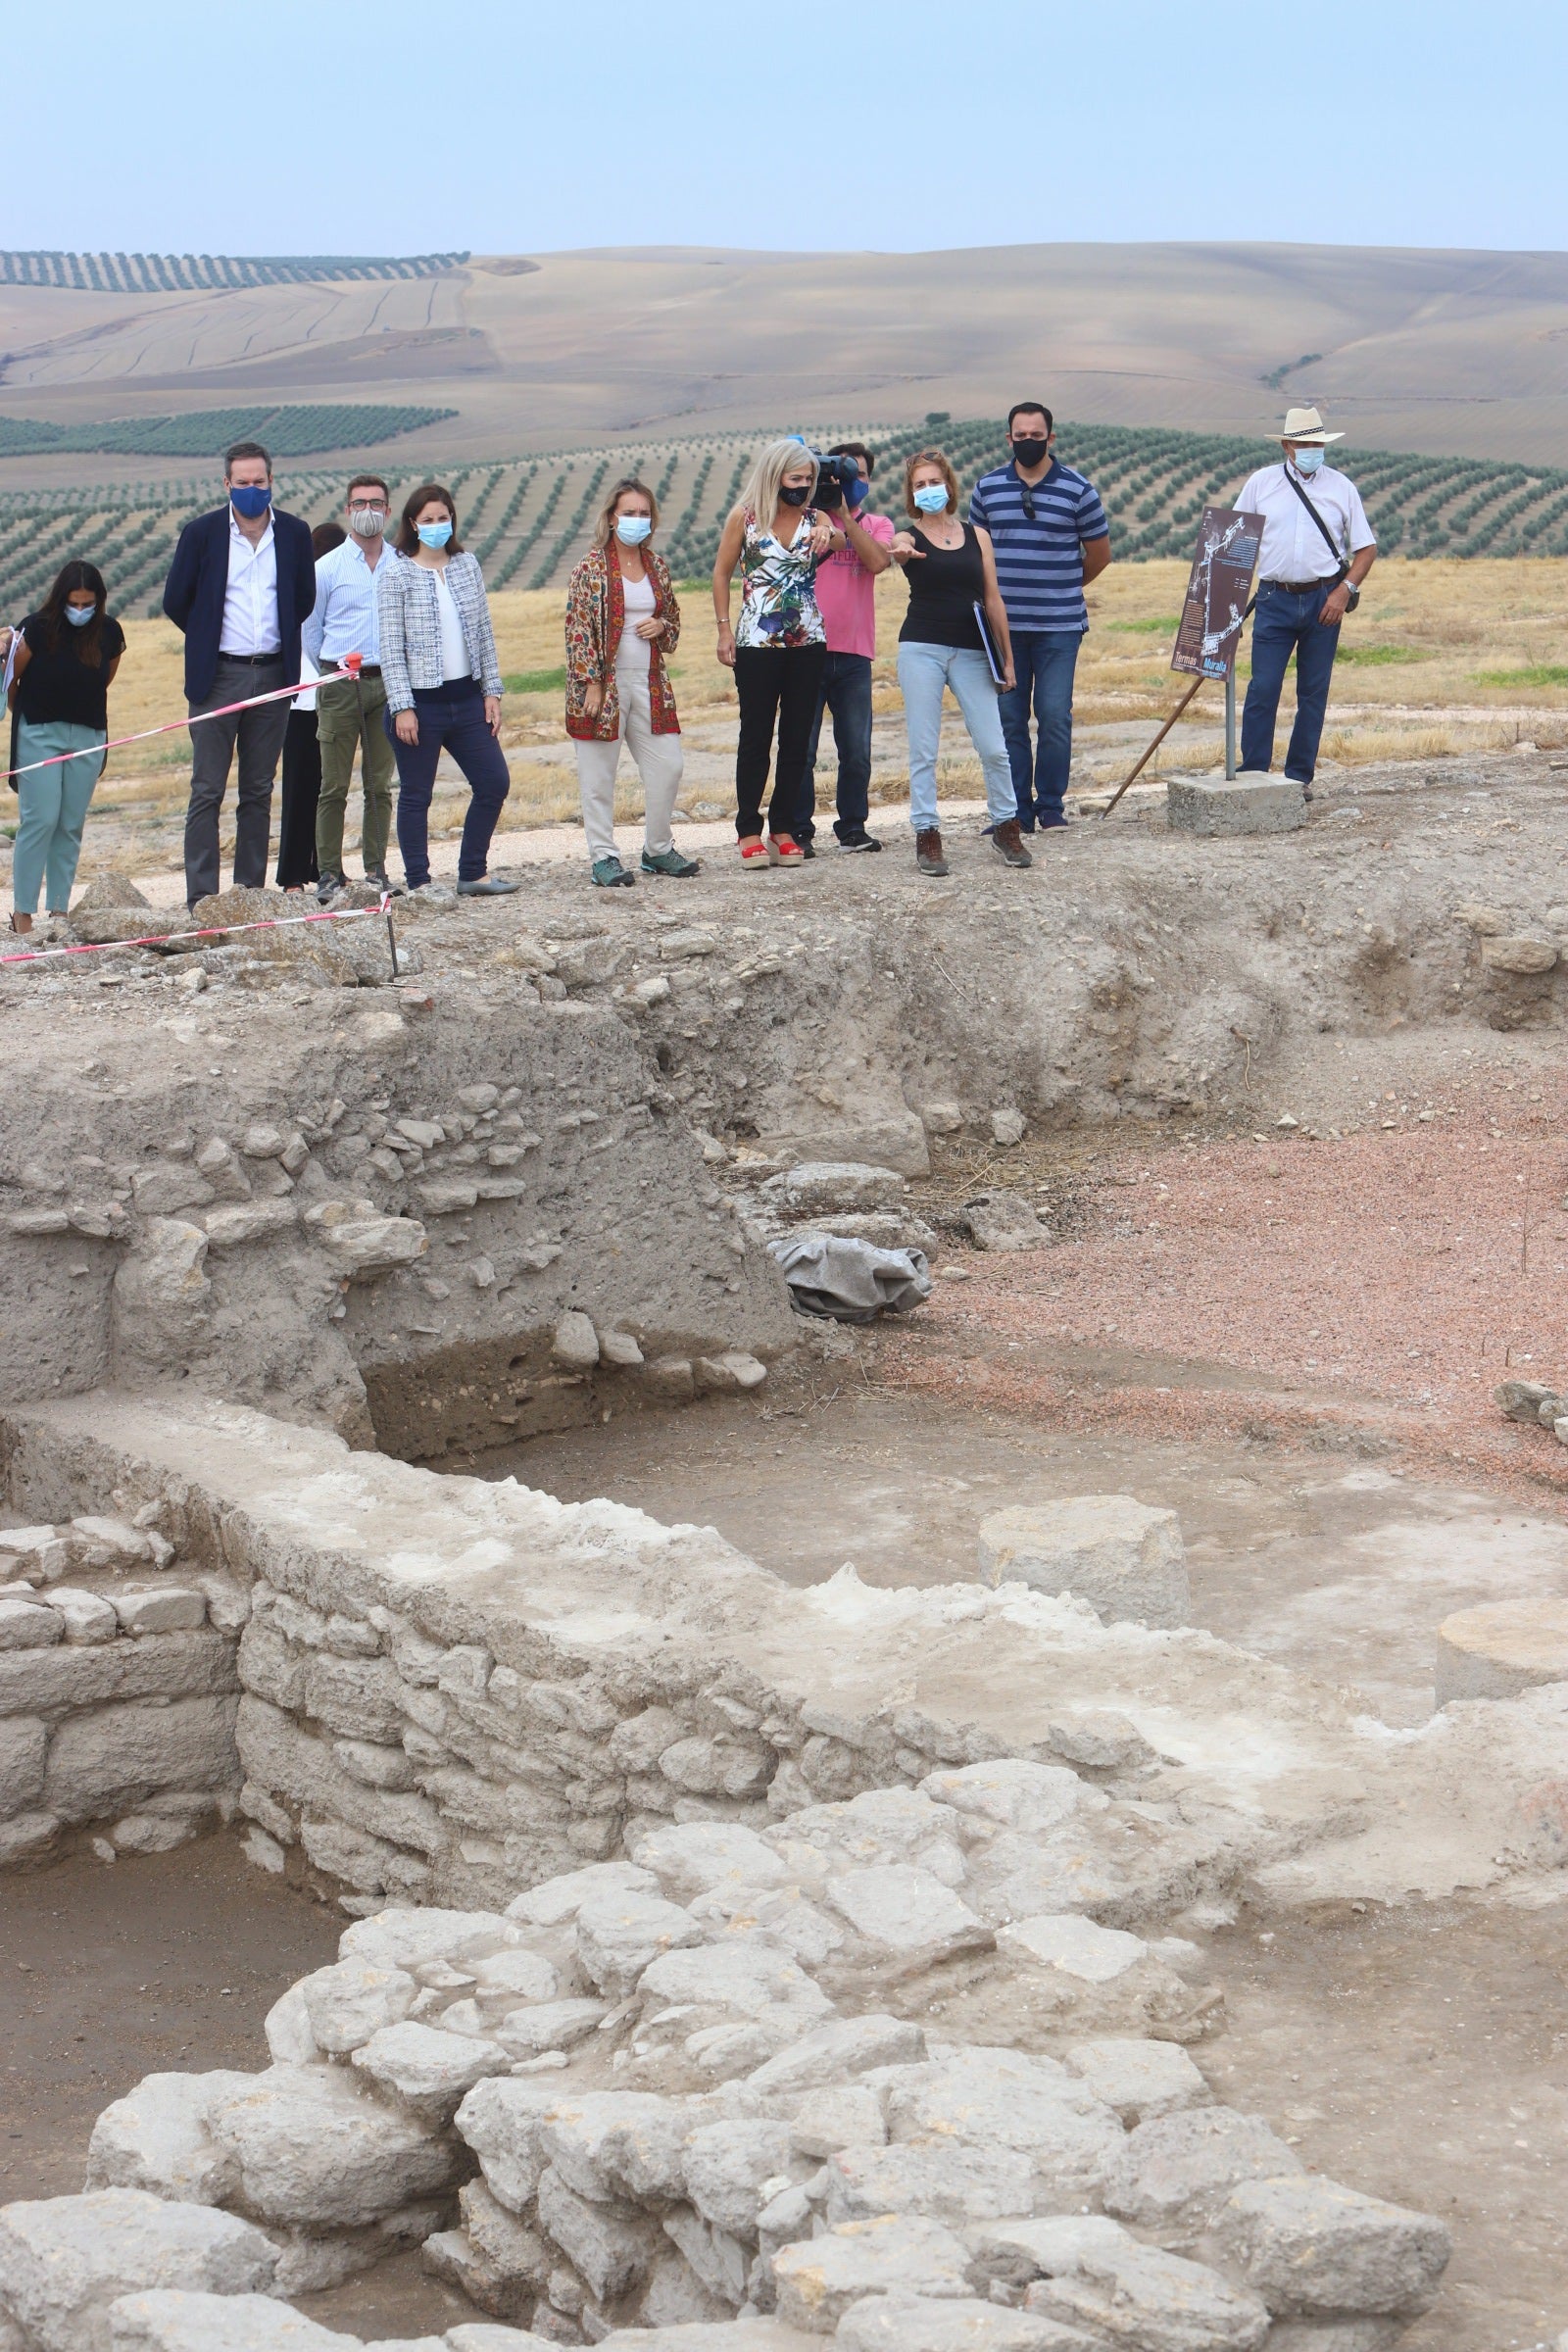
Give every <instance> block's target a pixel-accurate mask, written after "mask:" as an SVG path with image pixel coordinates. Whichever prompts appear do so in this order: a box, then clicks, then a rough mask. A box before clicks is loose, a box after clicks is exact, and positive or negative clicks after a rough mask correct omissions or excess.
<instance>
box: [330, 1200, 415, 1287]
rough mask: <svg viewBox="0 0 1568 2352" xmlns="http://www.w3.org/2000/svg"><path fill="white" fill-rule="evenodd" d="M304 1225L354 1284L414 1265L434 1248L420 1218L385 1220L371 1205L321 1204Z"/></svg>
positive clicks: (368, 1203)
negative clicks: (431, 1246) (430, 1248)
mask: <svg viewBox="0 0 1568 2352" xmlns="http://www.w3.org/2000/svg"><path fill="white" fill-rule="evenodd" d="M304 1222H305V1227H306V1230H307V1232H309V1233H310V1235H311V1237H312V1239H313V1240H315V1241H316V1242H318V1243H319V1245H320V1247H321V1250H323V1252H324V1253H325V1256H326V1258H327V1261H328V1263H329V1264H330V1265H331V1266H332V1268H333V1270H334V1271H335V1272H336V1273H339V1274H342V1275H344V1276H346V1277H347V1279H348V1280H349V1281H350V1282H363V1281H367V1280H368V1279H370V1278H371V1277H372V1276H374V1275H377V1274H390V1273H392V1272H393V1271H395V1269H396V1268H397V1267H399V1266H410V1265H413V1263H414V1262H415V1260H416V1258H419V1257H422V1256H423V1255H424V1253H425V1251H426V1250H428V1248H429V1246H430V1245H429V1242H428V1240H427V1238H426V1235H425V1230H424V1227H423V1226H422V1225H421V1224H420V1223H419V1222H418V1219H417V1217H383V1216H382V1215H380V1214H379V1212H378V1211H377V1210H376V1209H375V1208H374V1207H373V1206H372V1204H371V1203H370V1202H369V1201H317V1202H316V1204H315V1205H314V1206H313V1207H311V1208H308V1209H307V1210H306V1211H305V1219H304Z"/></svg>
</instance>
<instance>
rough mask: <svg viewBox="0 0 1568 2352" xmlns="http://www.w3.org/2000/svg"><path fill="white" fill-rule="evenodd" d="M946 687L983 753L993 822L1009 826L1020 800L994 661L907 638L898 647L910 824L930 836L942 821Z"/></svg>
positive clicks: (968, 650) (962, 649)
mask: <svg viewBox="0 0 1568 2352" xmlns="http://www.w3.org/2000/svg"><path fill="white" fill-rule="evenodd" d="M944 686H951V687H952V688H953V691H954V695H955V697H956V700H957V705H958V709H959V710H960V711H962V712H963V723H964V725H965V726H966V727H967V728H968V730H969V741H970V742H971V743H972V744H973V745H974V748H975V750H976V751H977V752H978V753H979V755H980V765H981V767H982V769H983V770H984V772H985V779H986V808H987V809H988V810H989V811H990V815H991V822H992V823H993V824H994V825H1001V824H1005V823H1006V821H1007V819H1008V817H1010V816H1016V815H1017V813H1018V801H1017V795H1016V794H1015V793H1014V791H1013V788H1012V768H1011V766H1010V765H1009V763H1008V760H1007V747H1006V744H1005V742H1004V741H1003V735H1002V713H1001V711H999V710H998V708H997V690H996V687H995V686H994V685H993V684H992V682H991V665H990V663H989V662H987V660H986V658H985V656H984V654H982V653H979V652H977V651H976V650H975V649H974V648H973V647H970V646H963V645H915V644H911V643H909V642H908V641H907V640H906V642H905V643H903V644H901V645H900V647H899V687H900V690H901V692H902V693H903V696H904V724H905V729H906V732H907V736H908V740H909V822H910V824H911V825H912V826H913V827H914V830H915V831H916V833H927V832H929V831H930V830H931V828H932V827H933V826H934V825H935V824H936V821H937V752H938V749H939V747H940V745H941V742H942V689H943V688H944Z"/></svg>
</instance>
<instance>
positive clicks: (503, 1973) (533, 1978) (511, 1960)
mask: <svg viewBox="0 0 1568 2352" xmlns="http://www.w3.org/2000/svg"><path fill="white" fill-rule="evenodd" d="M473 1981H474V1987H475V1997H476V1998H477V1999H478V2000H479V2002H480V2003H481V2004H482V2005H483V2006H484V2007H485V2008H487V2009H489V2008H496V2009H497V2010H498V2011H499V2010H500V2009H502V2008H507V2009H512V2008H515V2007H516V2006H517V2004H518V2003H519V2002H522V2001H553V2000H554V1999H555V1997H556V1995H557V1993H558V1992H559V1991H560V1990H561V1979H560V1977H559V1976H558V1974H557V1972H556V1970H555V1968H554V1966H553V1965H552V1964H551V1962H550V1961H548V1960H547V1959H545V1958H544V1956H543V1954H542V1953H540V1952H530V1951H526V1950H520V1949H519V1950H515V1951H506V1952H490V1953H488V1954H487V1955H486V1956H485V1958H484V1959H482V1960H475V1961H474V1962H473Z"/></svg>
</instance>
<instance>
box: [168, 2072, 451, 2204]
mask: <svg viewBox="0 0 1568 2352" xmlns="http://www.w3.org/2000/svg"><path fill="white" fill-rule="evenodd" d="M210 2129H211V2131H212V2134H213V2137H214V2139H215V2140H216V2141H217V2142H218V2144H219V2146H220V2147H221V2148H222V2149H223V2150H225V2151H226V2152H227V2153H228V2154H229V2155H230V2156H232V2157H233V2159H234V2161H235V2162H236V2164H237V2165H238V2167H239V2172H240V2195H241V2197H242V2199H243V2202H244V2203H245V2205H246V2206H247V2208H248V2209H249V2210H250V2211H251V2212H252V2213H255V2214H256V2215H258V2216H259V2217H260V2218H261V2219H262V2220H263V2221H266V2222H283V2223H295V2224H297V2225H299V2226H300V2227H301V2228H309V2229H316V2230H320V2229H329V2228H336V2229H356V2228H359V2227H361V2226H362V2225H364V2224H366V2223H368V2222H375V2221H379V2220H380V2219H381V2218H382V2217H383V2216H384V2215H386V2214H389V2213H394V2212H396V2211H397V2210H398V2208H399V2207H401V2206H404V2205H409V2204H412V2203H414V2202H415V2201H416V2200H417V2199H418V2198H421V2197H430V2196H437V2195H439V2194H440V2192H441V2191H442V2190H443V2189H445V2188H447V2187H448V2186H449V2185H450V2184H451V2182H452V2180H453V2179H454V2176H455V2172H456V2167H457V2159H456V2155H455V2152H454V2150H453V2148H452V2147H451V2145H450V2144H449V2143H448V2142H446V2141H445V2140H442V2139H438V2138H436V2137H434V2136H432V2135H431V2133H430V2132H429V2131H426V2130H425V2128H424V2127H423V2126H422V2125H421V2124H419V2123H418V2122H417V2121H416V2119H415V2118H414V2117H412V2116H410V2115H409V2114H407V2113H404V2112H400V2111H399V2110H398V2109H396V2108H393V2107H390V2106H388V2105H387V2104H386V2103H385V2102H384V2101H383V2100H380V2099H377V2098H375V2097H374V2096H372V2095H371V2094H370V2093H369V2092H368V2091H366V2090H364V2089H362V2088H361V2086H360V2085H359V2084H358V2083H357V2082H354V2081H353V2080H352V2078H351V2077H350V2076H349V2075H347V2074H346V2073H345V2072H344V2070H343V2069H341V2068H338V2067H330V2066H306V2067H292V2066H273V2067H270V2068H269V2070H268V2071H267V2073H266V2074H263V2075H257V2076H255V2077H253V2078H252V2082H251V2086H250V2088H249V2089H247V2090H245V2091H241V2092H238V2093H236V2094H235V2095H234V2096H233V2097H232V2098H228V2099H221V2100H219V2101H218V2102H217V2103H216V2104H215V2106H214V2108H213V2110H212V2120H211V2126H210Z"/></svg>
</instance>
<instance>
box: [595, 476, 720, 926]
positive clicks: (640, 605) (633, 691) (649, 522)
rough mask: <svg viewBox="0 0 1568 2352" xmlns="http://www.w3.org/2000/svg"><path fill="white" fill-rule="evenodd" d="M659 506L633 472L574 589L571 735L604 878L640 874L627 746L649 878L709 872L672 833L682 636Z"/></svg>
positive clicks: (616, 491)
mask: <svg viewBox="0 0 1568 2352" xmlns="http://www.w3.org/2000/svg"><path fill="white" fill-rule="evenodd" d="M658 523H659V501H658V500H657V499H656V498H655V496H654V494H653V492H652V491H651V490H650V489H649V487H648V485H647V483H646V482H639V481H636V480H634V479H632V478H631V477H630V476H629V475H628V476H627V477H626V478H625V479H624V480H622V481H618V482H616V483H615V485H614V487H613V490H612V491H611V493H610V496H609V497H608V498H607V499H606V501H605V503H604V505H603V506H602V507H601V508H600V510H599V520H598V522H597V523H596V524H595V525H594V543H593V545H592V547H591V548H590V549H589V550H588V553H587V554H586V555H585V556H584V558H583V560H582V562H581V563H580V564H578V566H577V568H576V570H575V571H574V572H573V573H572V575H571V579H570V582H569V584H568V586H567V589H566V733H567V734H568V735H569V736H570V737H571V739H572V741H573V743H574V744H575V746H576V750H577V789H578V791H579V792H580V793H581V795H582V822H583V831H584V832H585V833H586V834H587V836H588V857H589V860H590V864H591V870H592V873H593V878H594V880H595V882H596V883H597V884H598V885H599V887H600V888H601V889H602V890H613V889H614V888H615V887H616V886H617V884H622V883H624V884H625V885H626V886H627V887H628V888H630V886H631V884H632V882H633V879H634V877H633V876H632V874H630V873H629V872H628V871H627V869H626V867H625V866H623V865H622V864H621V862H620V858H619V857H618V855H617V854H616V850H615V769H616V767H617V765H618V764H619V760H620V747H621V745H622V744H623V743H624V744H625V745H627V747H628V748H629V750H630V752H631V756H632V759H633V760H634V761H635V763H636V767H637V773H638V776H639V777H640V779H641V781H642V787H643V808H644V812H645V816H644V837H643V858H642V867H643V872H644V873H645V874H673V875H679V876H683V877H684V876H687V875H691V874H695V873H696V872H697V871H698V870H699V869H698V866H697V862H696V860H695V858H683V857H682V856H681V854H680V852H679V850H677V849H676V847H675V843H674V840H673V838H672V836H671V833H670V822H671V819H672V817H673V815H674V812H675V795H676V793H677V792H678V791H679V789H680V778H681V764H682V762H681V742H680V720H679V719H678V718H677V717H676V715H675V696H674V692H673V689H672V688H671V686H670V683H669V672H668V670H667V669H666V667H665V666H664V660H665V656H666V655H668V654H672V653H673V652H674V650H675V647H676V645H677V643H678V642H679V639H680V606H679V605H678V604H677V603H676V601H675V591H674V589H673V588H672V587H671V585H670V578H669V566H668V565H667V564H665V562H664V559H663V557H662V556H659V555H656V554H655V553H654V550H653V547H652V546H651V544H650V542H651V540H652V538H653V535H654V532H655V530H656V528H657V527H658Z"/></svg>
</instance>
